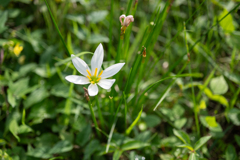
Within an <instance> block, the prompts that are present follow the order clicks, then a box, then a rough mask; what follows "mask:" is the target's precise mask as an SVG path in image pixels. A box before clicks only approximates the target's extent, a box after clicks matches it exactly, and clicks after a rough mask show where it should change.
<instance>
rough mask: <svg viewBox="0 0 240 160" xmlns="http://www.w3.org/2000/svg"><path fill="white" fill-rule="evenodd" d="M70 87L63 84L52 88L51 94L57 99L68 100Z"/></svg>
mask: <svg viewBox="0 0 240 160" xmlns="http://www.w3.org/2000/svg"><path fill="white" fill-rule="evenodd" d="M68 90H69V87H68V86H66V85H64V84H63V83H60V84H57V85H54V86H52V89H51V91H50V93H51V94H52V95H54V96H57V97H63V98H68Z"/></svg>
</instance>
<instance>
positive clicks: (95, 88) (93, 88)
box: [88, 84, 98, 96]
mask: <svg viewBox="0 0 240 160" xmlns="http://www.w3.org/2000/svg"><path fill="white" fill-rule="evenodd" d="M88 94H89V96H96V95H97V94H98V86H97V84H90V85H89V86H88Z"/></svg>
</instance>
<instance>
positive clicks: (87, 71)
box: [87, 69, 92, 77]
mask: <svg viewBox="0 0 240 160" xmlns="http://www.w3.org/2000/svg"><path fill="white" fill-rule="evenodd" d="M87 73H88V74H89V76H90V77H91V76H92V75H91V73H90V71H89V70H88V69H87Z"/></svg>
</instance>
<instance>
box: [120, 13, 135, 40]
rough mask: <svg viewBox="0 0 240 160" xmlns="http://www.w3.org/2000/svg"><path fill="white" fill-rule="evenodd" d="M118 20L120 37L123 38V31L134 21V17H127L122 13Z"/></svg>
mask: <svg viewBox="0 0 240 160" xmlns="http://www.w3.org/2000/svg"><path fill="white" fill-rule="evenodd" d="M119 21H120V23H121V25H122V27H121V36H120V37H121V39H123V37H124V33H125V30H126V28H127V27H128V26H129V25H130V23H131V22H133V21H134V18H133V16H132V15H128V16H127V17H126V16H125V15H124V14H123V15H121V16H120V17H119Z"/></svg>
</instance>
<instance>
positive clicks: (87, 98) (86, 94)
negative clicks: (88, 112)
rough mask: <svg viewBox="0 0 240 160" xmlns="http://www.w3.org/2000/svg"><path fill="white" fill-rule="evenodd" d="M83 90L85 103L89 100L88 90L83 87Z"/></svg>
mask: <svg viewBox="0 0 240 160" xmlns="http://www.w3.org/2000/svg"><path fill="white" fill-rule="evenodd" d="M83 89H84V97H85V98H86V100H87V101H89V100H90V99H89V94H88V90H87V88H85V87H83Z"/></svg>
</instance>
